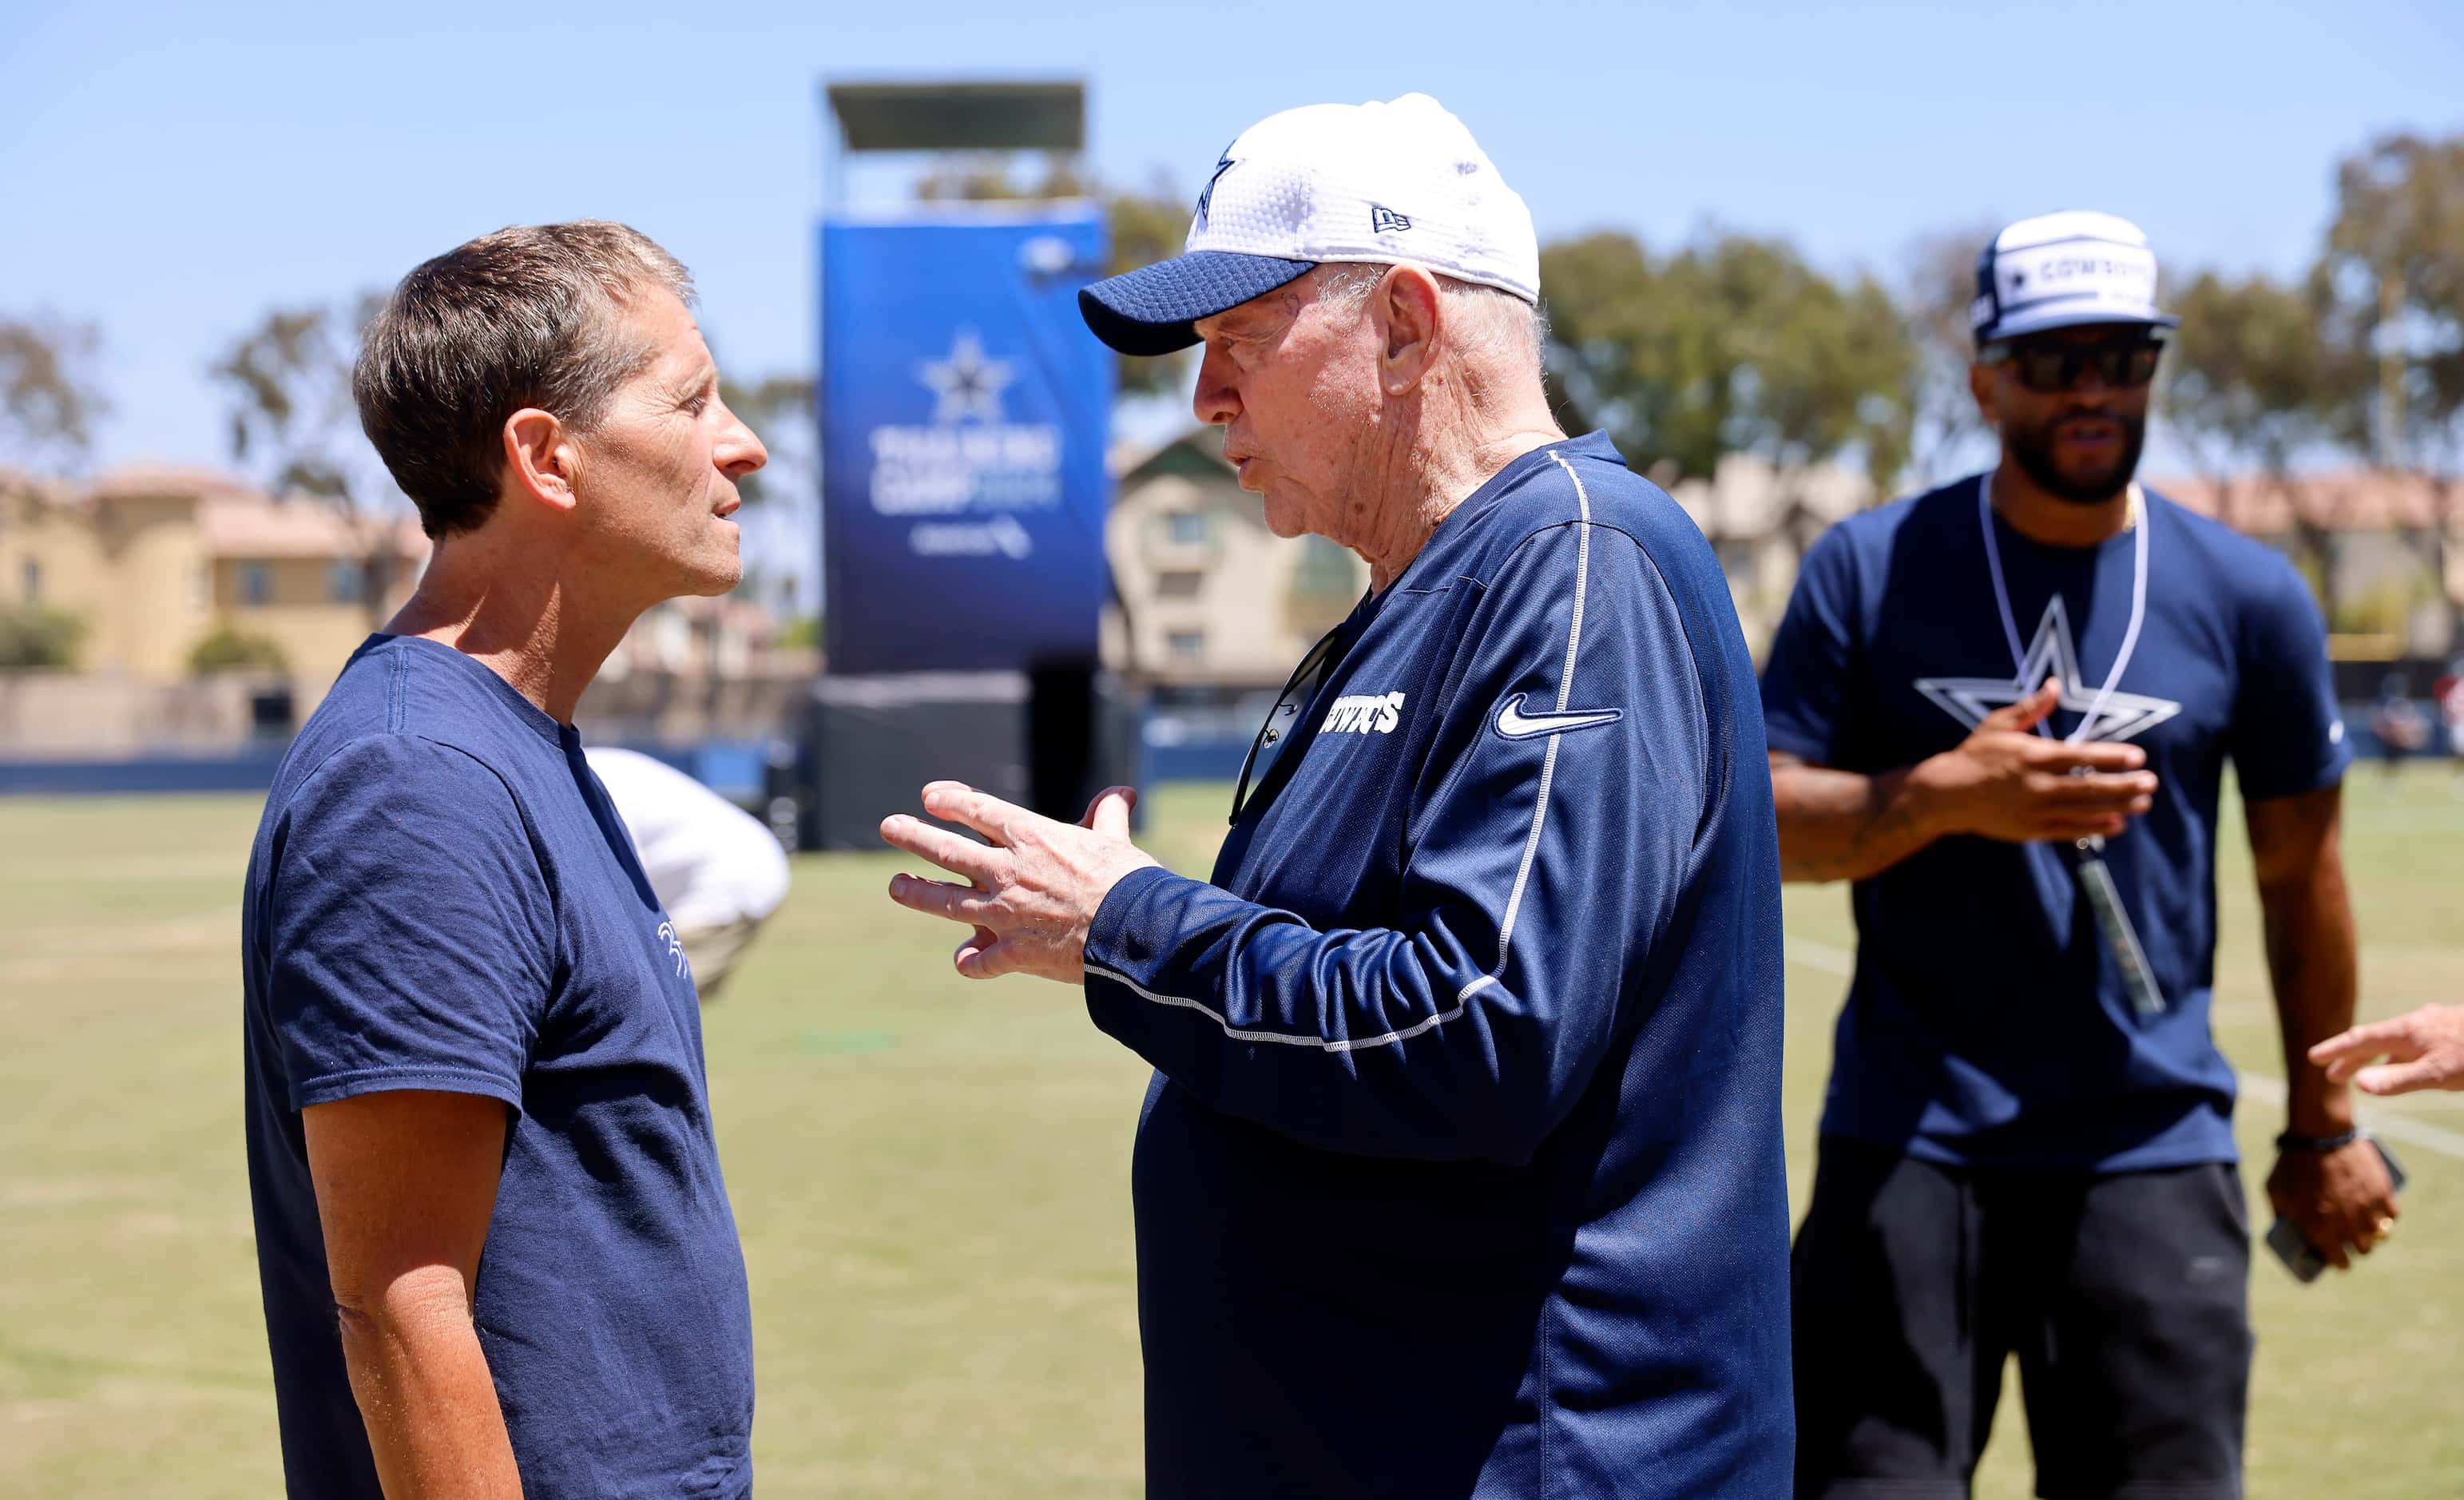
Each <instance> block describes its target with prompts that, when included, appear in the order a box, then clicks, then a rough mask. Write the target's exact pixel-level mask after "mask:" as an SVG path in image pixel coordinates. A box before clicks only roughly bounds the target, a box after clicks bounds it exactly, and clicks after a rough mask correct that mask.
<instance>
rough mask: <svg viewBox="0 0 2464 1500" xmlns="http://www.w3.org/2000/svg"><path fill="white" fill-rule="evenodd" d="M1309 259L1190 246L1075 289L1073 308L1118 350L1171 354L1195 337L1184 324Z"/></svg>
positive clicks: (1295, 272) (1300, 271) (1293, 275)
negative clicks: (1185, 251) (1192, 248)
mask: <svg viewBox="0 0 2464 1500" xmlns="http://www.w3.org/2000/svg"><path fill="white" fill-rule="evenodd" d="M1316 268H1317V262H1316V261H1313V260H1279V259H1277V258H1275V257H1274V256H1271V255H1244V254H1241V253H1239V252H1238V251H1230V250H1196V251H1192V252H1190V253H1189V254H1185V255H1175V256H1173V257H1172V258H1171V259H1170V260H1158V261H1156V262H1155V264H1154V265H1152V266H1141V267H1139V268H1138V269H1137V270H1135V271H1133V272H1130V273H1128V274H1127V275H1125V276H1113V277H1111V278H1110V279H1108V280H1103V281H1098V282H1096V283H1095V284H1094V285H1092V286H1085V287H1080V288H1079V289H1078V312H1079V314H1080V316H1082V317H1084V318H1085V319H1086V320H1087V326H1088V327H1089V329H1091V330H1093V332H1094V335H1095V337H1096V338H1098V339H1101V340H1103V341H1104V342H1106V343H1108V344H1110V345H1111V346H1112V347H1113V348H1115V349H1118V350H1119V351H1120V352H1121V353H1123V354H1170V353H1172V352H1173V351H1174V350H1176V349H1186V348H1188V347H1189V346H1190V345H1191V344H1193V343H1196V342H1198V330H1197V329H1195V328H1193V327H1191V326H1190V324H1192V323H1194V322H1196V321H1198V320H1199V319H1201V318H1212V317H1214V316H1215V315H1216V314H1218V313H1226V312H1230V311H1231V310H1232V309H1233V308H1236V307H1238V306H1240V305H1241V304H1242V303H1243V302H1245V301H1247V300H1249V298H1253V297H1263V296H1265V294H1266V293H1268V292H1271V291H1273V290H1274V289H1275V288H1277V287H1279V286H1283V285H1286V284H1287V283H1289V282H1292V281H1297V280H1299V279H1300V278H1301V277H1302V276H1307V275H1308V274H1309V272H1311V271H1313V270H1315V269H1316Z"/></svg>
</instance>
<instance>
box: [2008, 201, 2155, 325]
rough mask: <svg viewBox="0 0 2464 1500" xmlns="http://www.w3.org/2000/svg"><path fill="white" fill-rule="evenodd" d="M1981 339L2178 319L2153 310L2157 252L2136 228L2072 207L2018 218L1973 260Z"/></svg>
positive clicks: (2110, 217) (2125, 220) (2126, 222)
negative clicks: (2047, 330) (2051, 330)
mask: <svg viewBox="0 0 2464 1500" xmlns="http://www.w3.org/2000/svg"><path fill="white" fill-rule="evenodd" d="M2179 322H2180V320H2179V319H2176V318H2172V317H2168V316H2167V315H2166V314H2164V313H2161V312H2159V311H2157V309H2156V253H2155V252H2154V251H2152V250H2150V249H2148V248H2147V236H2146V235H2145V234H2143V233H2141V232H2140V231H2139V226H2137V225H2135V224H2133V223H2131V222H2130V221H2129V220H2127V219H2120V218H2116V217H2114V216H2113V215H2112V214H2110V213H2090V212H2085V211H2082V210H2073V211H2070V212H2064V213H2047V214H2042V215H2039V216H2038V217H2036V218H2033V219H2021V220H2020V221H2019V222H2018V223H2016V224H2013V225H2012V226H2011V227H2010V228H2009V229H2006V230H2004V231H2003V232H2001V233H1999V234H1997V235H1995V236H1994V237H1993V243H1992V244H1991V245H1988V246H1986V247H1985V252H1984V254H1981V255H1979V256H1977V258H1976V300H1975V301H1974V302H1972V303H1970V304H1969V324H1970V325H1971V327H1972V328H1973V329H1974V331H1975V334H1976V342H1978V343H1979V344H1987V343H1991V342H1995V341H1997V340H2001V339H2012V338H2016V337H2017V336H2019V335H2021V334H2028V333H2038V332H2042V331H2043V330H2046V329H2049V328H2068V327H2073V326H2076V325H2078V324H2080V323H2152V324H2156V325H2158V326H2161V327H2166V328H2170V327H2173V326H2175V325H2176V324H2178V323H2179Z"/></svg>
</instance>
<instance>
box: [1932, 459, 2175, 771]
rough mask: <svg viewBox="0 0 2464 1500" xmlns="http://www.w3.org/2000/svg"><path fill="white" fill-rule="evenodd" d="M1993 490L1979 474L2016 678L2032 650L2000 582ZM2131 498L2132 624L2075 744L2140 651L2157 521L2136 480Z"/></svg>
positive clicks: (2074, 734)
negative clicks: (2134, 534) (2134, 538)
mask: <svg viewBox="0 0 2464 1500" xmlns="http://www.w3.org/2000/svg"><path fill="white" fill-rule="evenodd" d="M1992 488H1993V475H1992V474H1991V473H1990V472H1989V473H1987V474H1980V475H1978V477H1977V480H1976V523H1977V525H1978V526H1979V527H1980V528H1981V529H1982V530H1983V531H1984V533H1985V561H1986V563H1987V565H1988V566H1990V567H1991V568H1992V570H1993V603H1994V604H1995V605H1996V606H1998V607H2000V608H2001V610H2002V639H2003V640H2005V641H2006V642H2008V643H2009V644H2010V647H2011V672H2012V673H2013V675H2014V676H2015V675H2017V674H2018V673H2021V672H2024V671H2026V670H2027V666H2028V652H2027V649H2026V648H2025V647H2023V646H2021V645H2020V644H2019V624H2018V621H2017V620H2015V619H2014V618H2013V616H2012V614H2011V590H2010V589H2009V588H2008V587H2006V586H2005V585H2004V584H2003V582H2002V548H2001V545H2000V544H1999V543H1998V542H1996V541H1995V540H1993V500H1992ZM2129 495H2130V510H2131V514H2132V515H2133V516H2134V517H2135V518H2137V521H2138V530H2139V537H2138V542H2137V553H2136V557H2135V559H2134V561H2133V563H2132V566H2131V575H2130V624H2129V626H2128V627H2127V628H2126V629H2123V632H2122V649H2121V650H2120V651H2116V652H2115V653H2114V657H2113V670H2112V671H2111V672H2108V673H2105V674H2104V686H2103V687H2101V688H2099V689H2098V690H2097V693H2096V697H2095V698H2094V699H2093V700H2091V701H2090V702H2089V704H2088V710H2087V714H2086V716H2085V717H2082V718H2081V719H2080V720H2079V725H2078V727H2077V728H2075V729H2073V730H2072V731H2071V732H2070V733H2069V734H2068V735H2066V736H2064V737H2063V738H2064V739H2068V740H2070V741H2072V742H2073V743H2076V742H2078V741H2079V740H2081V739H2086V738H2087V737H2088V733H2089V731H2091V730H2093V729H2094V728H2095V727H2096V721H2097V720H2098V719H2100V718H2102V717H2104V705H2105V704H2106V703H2107V702H2108V701H2110V700H2111V699H2112V697H2113V690H2114V689H2115V688H2117V687H2120V686H2121V685H2122V673H2123V669H2125V668H2127V667H2128V666H2129V665H2130V653H2131V652H2133V651H2137V650H2138V649H2139V627H2140V625H2141V624H2142V623H2143V622H2145V619H2146V618H2147V534H2148V533H2149V532H2150V531H2153V530H2155V529H2156V528H2155V518H2154V517H2152V516H2150V515H2149V514H2148V511H2147V506H2146V503H2145V500H2144V499H2142V497H2141V496H2140V493H2139V486H2138V484H2137V483H2136V482H2135V481H2134V482H2133V483H2132V484H2131V486H2130V490H2129ZM2078 629H2079V638H2080V639H2084V638H2085V636H2086V634H2087V622H2086V621H2084V620H2082V621H2080V622H2079V627H2078ZM2042 686H2044V684H2042V683H2026V682H2023V683H2021V684H2019V688H2020V691H2021V692H2022V693H2034V692H2035V691H2036V689H2037V688H2040V687H2042ZM2036 732H2037V733H2038V734H2041V735H2051V734H2052V733H2053V730H2052V729H2050V728H2048V727H2047V726H2046V724H2045V723H2043V722H2042V721H2039V722H2038V723H2037V725H2036Z"/></svg>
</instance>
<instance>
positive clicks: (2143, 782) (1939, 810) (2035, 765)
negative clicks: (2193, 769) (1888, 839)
mask: <svg viewBox="0 0 2464 1500" xmlns="http://www.w3.org/2000/svg"><path fill="white" fill-rule="evenodd" d="M2060 696H2061V693H2060V685H2059V684H2058V683H2054V682H2048V683H2046V684H2045V685H2044V686H2043V687H2041V688H2038V689H2037V690H2036V691H2035V693H2032V694H2030V695H2028V696H2026V697H2024V698H2021V699H2020V700H2019V701H2018V702H2016V703H2012V704H2008V705H2006V706H2004V707H2002V708H1998V709H1995V710H1994V711H1993V712H1992V713H1991V714H1989V715H1987V716H1986V717H1985V718H1984V720H1983V722H1981V723H1979V724H1978V725H1977V726H1976V728H1975V731H1974V732H1973V733H1971V734H1969V737H1968V738H1967V739H1964V740H1962V741H1960V743H1959V746H1958V748H1956V749H1952V750H1946V751H1944V752H1943V753H1942V754H1940V755H1938V756H1935V757H1933V758H1932V759H1930V760H1928V761H1924V762H1922V763H1920V764H1919V765H1918V766H1917V767H1916V768H1915V769H1914V770H1912V771H1911V772H1910V773H1909V776H1910V778H1911V780H1912V781H1914V782H1915V783H1918V785H1920V786H1922V787H1923V788H1924V791H1925V795H1926V799H1927V801H1928V802H1929V803H1930V804H1931V805H1932V806H1933V808H1934V809H1935V818H1934V821H1935V822H1936V823H1937V824H1938V825H1940V829H1941V831H1943V832H1946V833H1981V834H1984V835H1985V836H1986V837H1987V838H1995V839H2005V840H2008V841H2010V842H2012V843H2014V844H2015V843H2029V842H2033V841H2035V840H2038V839H2082V838H2086V837H2088V836H2089V835H2090V834H2099V833H2101V834H2114V833H2119V832H2121V831H2122V829H2123V824H2124V823H2125V821H2126V820H2128V819H2130V818H2135V817H2137V816H2139V815H2140V814H2141V813H2143V812H2145V811H2146V810H2147V809H2148V807H2149V806H2150V805H2152V804H2153V803H2154V802H2155V799H2156V777H2155V775H2154V773H2152V772H2149V771H2145V770H2143V769H2141V767H2143V766H2145V764H2146V763H2147V752H2145V751H2144V750H2142V749H2140V748H2139V747H2138V746H2137V745H2125V744H2103V743H2098V742H2095V741H2088V742H2084V743H2079V744H2073V743H2071V742H2069V741H2067V740H2061V739H2046V738H2045V737H2044V736H2042V735H2039V734H2035V733H2032V731H2033V730H2035V726H2036V724H2037V722H2038V721H2039V720H2041V719H2042V718H2043V717H2045V716H2046V715H2048V714H2051V713H2052V712H2053V711H2054V707H2055V704H2056V703H2057V701H2058V700H2059V699H2060Z"/></svg>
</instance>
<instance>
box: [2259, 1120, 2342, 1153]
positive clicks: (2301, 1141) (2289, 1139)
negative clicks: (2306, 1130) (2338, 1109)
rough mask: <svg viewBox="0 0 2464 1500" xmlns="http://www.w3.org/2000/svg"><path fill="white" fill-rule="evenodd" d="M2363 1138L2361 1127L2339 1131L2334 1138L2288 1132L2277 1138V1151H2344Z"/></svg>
mask: <svg viewBox="0 0 2464 1500" xmlns="http://www.w3.org/2000/svg"><path fill="white" fill-rule="evenodd" d="M2361 1138H2362V1132H2361V1128H2360V1127H2359V1126H2356V1127H2354V1128H2353V1129H2351V1130H2347V1131H2339V1132H2337V1133H2336V1134H2335V1135H2333V1136H2299V1135H2296V1134H2294V1133H2293V1132H2292V1131H2289V1130H2288V1131H2286V1132H2285V1133H2284V1134H2283V1135H2281V1136H2277V1137H2276V1149H2277V1150H2278V1151H2316V1152H2329V1151H2342V1150H2343V1149H2344V1148H2345V1147H2346V1146H2349V1145H2351V1144H2352V1143H2353V1142H2355V1141H2357V1140H2359V1139H2361Z"/></svg>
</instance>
